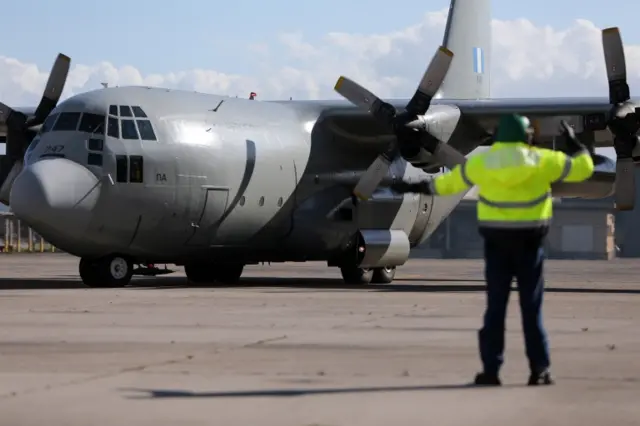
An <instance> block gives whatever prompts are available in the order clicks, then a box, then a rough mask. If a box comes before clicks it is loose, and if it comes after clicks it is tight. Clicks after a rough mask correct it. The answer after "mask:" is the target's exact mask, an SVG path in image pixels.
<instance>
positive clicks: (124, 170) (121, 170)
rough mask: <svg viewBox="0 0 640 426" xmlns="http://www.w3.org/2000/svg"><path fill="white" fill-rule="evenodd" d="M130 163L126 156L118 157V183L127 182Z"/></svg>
mask: <svg viewBox="0 0 640 426" xmlns="http://www.w3.org/2000/svg"><path fill="white" fill-rule="evenodd" d="M127 177H129V162H128V161H127V156H126V155H116V182H121V183H122V182H127Z"/></svg>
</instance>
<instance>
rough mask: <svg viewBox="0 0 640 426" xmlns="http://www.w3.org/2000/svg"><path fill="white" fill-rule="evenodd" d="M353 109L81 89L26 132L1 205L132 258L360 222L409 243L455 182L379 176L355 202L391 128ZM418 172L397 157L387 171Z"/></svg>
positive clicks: (313, 243) (297, 253) (324, 253)
mask: <svg viewBox="0 0 640 426" xmlns="http://www.w3.org/2000/svg"><path fill="white" fill-rule="evenodd" d="M349 111H351V109H350V110H349ZM136 115H137V116H136ZM350 115H352V114H351V112H345V113H344V114H342V113H341V112H340V111H339V110H336V111H332V112H327V110H325V109H323V108H321V107H320V106H316V105H314V104H312V103H309V104H296V103H294V102H291V103H288V102H259V101H252V100H247V99H237V98H229V97H223V96H216V95H208V94H201V93H194V92H187V91H176V90H168V89H158V88H146V87H123V88H106V89H101V90H97V91H93V92H87V93H83V94H80V95H77V96H74V97H71V98H69V99H67V100H66V101H64V102H62V103H60V104H59V105H58V106H57V108H56V109H55V110H54V111H53V112H52V114H51V115H50V116H49V118H48V119H47V121H46V122H45V124H44V125H43V126H42V128H41V131H40V133H39V134H38V135H37V136H36V137H35V138H34V140H33V142H32V144H31V146H30V147H29V149H28V151H27V153H26V155H25V168H24V170H23V171H22V173H21V174H20V175H19V176H18V178H17V179H16V181H15V182H14V186H13V189H12V192H11V206H12V208H13V210H14V211H15V212H16V214H17V215H18V216H20V217H21V218H22V219H23V220H25V221H26V222H27V223H29V224H30V225H31V226H32V227H33V228H34V229H35V230H36V231H37V232H39V233H40V234H41V235H43V236H44V237H45V238H46V239H47V240H49V241H50V242H51V243H52V244H54V245H56V246H58V247H59V248H61V249H62V250H64V251H67V252H69V253H72V254H74V255H77V256H80V257H100V256H104V255H107V254H112V253H119V254H125V255H129V256H131V257H132V258H134V259H136V260H137V261H139V262H141V263H142V262H149V263H177V264H182V263H184V262H185V260H186V259H192V258H199V257H202V258H211V257H212V256H214V257H233V258H242V259H243V261H244V262H246V263H253V262H260V261H304V260H329V259H331V257H332V256H334V255H335V254H336V253H339V252H341V251H342V250H344V249H345V247H346V246H347V245H348V244H349V242H350V241H351V240H352V239H353V236H354V234H355V233H357V232H358V231H359V230H361V229H372V230H376V229H380V230H398V231H403V232H404V233H405V234H406V235H407V236H408V239H409V241H410V244H411V246H415V245H417V244H419V243H420V242H422V241H424V240H425V239H426V238H427V237H428V236H429V235H430V234H431V233H432V232H433V231H434V230H435V228H436V227H437V226H438V225H439V224H440V223H441V222H442V220H443V219H444V218H445V217H446V216H447V215H448V214H449V213H450V212H451V210H453V208H454V207H455V206H456V205H457V203H458V202H459V201H460V199H461V198H462V195H459V196H455V197H436V198H435V199H434V198H433V197H427V196H420V195H413V194H411V195H409V194H407V195H404V196H402V195H398V194H394V193H392V192H391V191H389V190H387V189H384V188H380V189H379V190H378V191H377V192H376V193H375V194H374V196H373V197H372V199H370V200H369V201H367V202H364V203H360V204H359V205H358V206H357V208H354V207H353V205H352V203H351V193H350V189H351V188H352V185H353V183H354V182H355V179H356V177H357V174H358V173H361V172H362V171H363V170H364V169H365V168H366V167H367V166H368V165H369V164H370V163H371V162H372V160H373V159H374V158H375V156H376V155H377V154H378V153H379V152H380V151H381V149H384V147H385V146H386V144H387V143H388V137H387V136H384V135H381V134H380V132H378V131H377V130H376V128H375V126H374V124H375V123H373V122H372V120H371V119H369V118H368V116H367V115H366V114H364V115H363V114H359V115H354V116H353V118H350ZM341 123H349V125H350V127H351V128H346V127H348V126H341ZM385 138H386V139H385ZM419 175H424V172H423V171H422V170H420V169H417V168H415V167H413V166H411V164H409V163H407V162H406V161H405V160H403V159H401V158H400V159H398V160H396V162H395V163H394V164H393V167H392V176H390V178H394V177H395V178H402V177H404V178H416V177H418V176H419ZM341 206H342V207H341Z"/></svg>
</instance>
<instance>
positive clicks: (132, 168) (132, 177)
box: [129, 155, 144, 183]
mask: <svg viewBox="0 0 640 426" xmlns="http://www.w3.org/2000/svg"><path fill="white" fill-rule="evenodd" d="M143 166H144V164H143V160H142V156H140V155H132V156H131V157H129V182H131V183H142V176H143V174H144V167H143Z"/></svg>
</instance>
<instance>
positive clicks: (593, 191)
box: [551, 154, 616, 199]
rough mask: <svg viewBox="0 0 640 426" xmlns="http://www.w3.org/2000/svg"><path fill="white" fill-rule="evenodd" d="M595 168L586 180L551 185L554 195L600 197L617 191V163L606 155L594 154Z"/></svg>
mask: <svg viewBox="0 0 640 426" xmlns="http://www.w3.org/2000/svg"><path fill="white" fill-rule="evenodd" d="M594 162H595V170H594V172H593V175H592V176H591V177H590V178H589V179H588V180H586V181H584V182H577V183H573V182H562V183H555V184H553V185H552V186H551V191H552V194H553V196H554V197H564V198H585V199H598V198H607V197H610V196H611V195H613V194H614V192H615V182H616V163H615V161H613V160H612V159H610V158H608V157H605V156H604V155H599V154H596V155H595V156H594Z"/></svg>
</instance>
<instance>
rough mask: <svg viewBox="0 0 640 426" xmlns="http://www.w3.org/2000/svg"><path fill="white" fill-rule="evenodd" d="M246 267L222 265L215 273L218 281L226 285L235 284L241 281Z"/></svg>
mask: <svg viewBox="0 0 640 426" xmlns="http://www.w3.org/2000/svg"><path fill="white" fill-rule="evenodd" d="M243 270H244V265H221V266H219V267H218V268H217V270H216V271H215V274H216V281H218V282H221V283H224V284H235V283H237V282H238V281H239V280H240V277H241V276H242V271H243Z"/></svg>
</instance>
